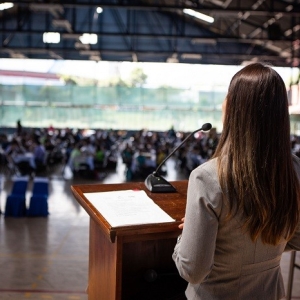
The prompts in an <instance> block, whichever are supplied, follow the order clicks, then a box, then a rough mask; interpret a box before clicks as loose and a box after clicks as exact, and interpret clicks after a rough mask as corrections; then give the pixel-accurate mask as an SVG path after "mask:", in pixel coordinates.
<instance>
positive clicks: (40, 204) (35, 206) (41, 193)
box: [27, 177, 49, 217]
mask: <svg viewBox="0 0 300 300" xmlns="http://www.w3.org/2000/svg"><path fill="white" fill-rule="evenodd" d="M48 195H49V180H48V178H45V177H35V178H34V180H33V188H32V195H31V197H30V203H29V208H28V211H27V216H28V217H46V216H48V214H49V212H48Z"/></svg>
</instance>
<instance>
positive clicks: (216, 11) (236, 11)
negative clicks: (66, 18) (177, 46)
mask: <svg viewBox="0 0 300 300" xmlns="http://www.w3.org/2000/svg"><path fill="white" fill-rule="evenodd" d="M109 2H110V1H98V2H97V3H94V2H81V1H77V2H74V1H60V2H59V3H60V5H62V6H63V7H65V8H83V7H95V8H96V7H97V6H101V7H102V8H103V9H105V8H121V9H131V10H155V11H166V10H171V11H174V10H177V9H180V10H182V9H184V8H191V9H195V10H199V11H201V13H204V14H208V15H221V16H222V15H226V16H228V15H233V16H237V17H238V16H240V15H241V14H244V13H251V15H252V16H270V17H272V16H274V15H276V14H279V13H280V14H282V15H283V16H284V15H287V16H289V17H290V16H300V10H299V9H298V8H297V9H295V8H293V9H292V10H290V11H287V10H284V9H275V8H274V9H268V10H266V9H253V8H252V7H251V6H249V7H242V6H240V7H236V8H230V9H228V8H224V9H220V8H215V7H207V6H202V5H200V4H198V6H196V7H195V6H191V5H186V4H176V5H175V4H167V3H166V2H163V3H161V4H159V5H155V4H152V3H140V4H134V5H133V4H130V3H124V1H117V2H115V3H109ZM14 4H17V5H20V6H27V7H30V5H31V6H33V5H34V6H35V7H36V8H38V7H39V6H41V7H43V8H44V7H45V3H33V2H32V1H27V0H24V1H14ZM46 5H47V6H49V9H51V8H56V7H57V4H54V3H47V4H46Z"/></svg>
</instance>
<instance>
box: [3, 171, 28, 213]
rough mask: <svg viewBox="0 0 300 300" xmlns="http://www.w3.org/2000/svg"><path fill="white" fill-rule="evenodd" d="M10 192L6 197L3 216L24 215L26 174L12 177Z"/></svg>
mask: <svg viewBox="0 0 300 300" xmlns="http://www.w3.org/2000/svg"><path fill="white" fill-rule="evenodd" d="M12 180H13V186H12V191H11V193H10V194H9V195H8V196H7V198H6V205H5V212H4V215H5V217H25V216H26V214H27V209H26V190H27V185H28V180H29V177H28V176H24V177H14V178H12Z"/></svg>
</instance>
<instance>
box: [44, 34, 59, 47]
mask: <svg viewBox="0 0 300 300" xmlns="http://www.w3.org/2000/svg"><path fill="white" fill-rule="evenodd" d="M43 42H44V43H45V44H46V43H48V44H58V43H59V42H60V34H59V32H44V33H43Z"/></svg>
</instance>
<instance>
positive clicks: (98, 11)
mask: <svg viewBox="0 0 300 300" xmlns="http://www.w3.org/2000/svg"><path fill="white" fill-rule="evenodd" d="M96 12H97V14H101V13H102V12H103V8H102V7H100V6H98V7H97V9H96Z"/></svg>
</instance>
